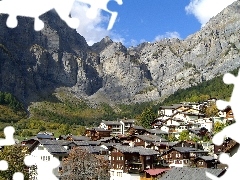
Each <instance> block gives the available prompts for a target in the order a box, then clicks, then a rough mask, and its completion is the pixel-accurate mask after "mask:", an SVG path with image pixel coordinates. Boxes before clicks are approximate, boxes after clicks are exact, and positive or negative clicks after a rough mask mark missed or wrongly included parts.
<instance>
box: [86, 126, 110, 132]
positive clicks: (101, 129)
mask: <svg viewBox="0 0 240 180" xmlns="http://www.w3.org/2000/svg"><path fill="white" fill-rule="evenodd" d="M87 130H95V131H108V132H111V131H112V130H108V129H103V128H100V127H92V128H87Z"/></svg>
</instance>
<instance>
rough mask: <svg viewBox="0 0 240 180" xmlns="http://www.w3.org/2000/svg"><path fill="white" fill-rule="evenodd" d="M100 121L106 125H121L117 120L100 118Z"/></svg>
mask: <svg viewBox="0 0 240 180" xmlns="http://www.w3.org/2000/svg"><path fill="white" fill-rule="evenodd" d="M102 123H104V124H106V125H122V124H121V123H120V122H119V121H104V120H102Z"/></svg>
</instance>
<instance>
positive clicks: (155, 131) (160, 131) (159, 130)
mask: <svg viewBox="0 0 240 180" xmlns="http://www.w3.org/2000/svg"><path fill="white" fill-rule="evenodd" d="M147 131H148V132H150V133H153V134H168V132H166V131H163V130H161V129H147Z"/></svg>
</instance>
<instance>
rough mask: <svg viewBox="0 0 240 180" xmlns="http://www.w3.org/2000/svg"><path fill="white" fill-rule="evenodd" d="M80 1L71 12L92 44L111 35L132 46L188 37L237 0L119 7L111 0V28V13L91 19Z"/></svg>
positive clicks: (174, 0)
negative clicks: (111, 23)
mask: <svg viewBox="0 0 240 180" xmlns="http://www.w3.org/2000/svg"><path fill="white" fill-rule="evenodd" d="M77 1H78V0H76V2H75V4H74V8H73V9H72V13H71V14H72V16H73V17H77V18H79V19H80V26H79V27H78V29H77V31H78V32H79V34H81V35H82V36H83V37H85V39H86V40H87V42H88V44H89V45H92V44H93V43H95V42H98V41H100V40H101V39H102V38H104V37H105V36H109V37H110V38H111V39H112V40H113V41H117V42H122V43H123V44H124V45H125V46H126V47H129V46H137V45H138V44H140V43H141V42H154V41H157V40H160V39H162V38H174V37H175V38H179V39H185V38H186V37H187V36H188V35H190V34H193V33H195V32H197V31H199V30H200V29H201V27H202V26H204V24H205V23H206V22H208V20H209V19H210V18H211V17H213V16H215V15H216V14H217V13H219V12H220V11H222V10H223V9H224V8H225V7H227V6H228V5H230V4H231V3H233V2H234V1H235V0H122V1H123V4H122V5H120V6H119V5H118V4H117V3H116V2H115V1H113V0H112V1H110V2H109V3H108V9H109V10H111V11H117V12H118V17H117V20H116V22H115V24H114V26H113V28H112V29H111V30H109V31H107V25H108V22H109V17H110V14H108V13H106V12H104V11H101V10H99V11H98V14H97V17H96V18H95V19H88V18H87V16H86V11H87V10H88V9H89V6H87V5H86V4H83V3H80V2H77ZM80 1H81V0H80ZM97 1H98V0H97Z"/></svg>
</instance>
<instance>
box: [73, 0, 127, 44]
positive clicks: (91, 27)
mask: <svg viewBox="0 0 240 180" xmlns="http://www.w3.org/2000/svg"><path fill="white" fill-rule="evenodd" d="M88 9H89V6H88V5H86V4H83V3H81V2H77V1H75V3H74V6H73V8H72V11H71V16H72V17H76V18H78V19H79V21H80V24H79V27H78V28H77V29H76V30H77V32H78V33H79V34H80V35H82V36H83V37H84V38H85V39H86V41H87V43H88V45H90V46H91V45H92V44H94V43H96V42H99V41H101V39H103V38H104V37H106V36H109V37H110V38H111V39H112V40H113V41H118V42H124V39H123V38H122V37H121V36H120V35H119V34H116V33H113V32H111V31H108V30H107V25H108V22H109V17H108V16H104V15H103V14H102V12H101V11H100V10H99V11H98V12H97V17H96V18H94V19H90V18H88V17H87V15H86V14H87V10H88ZM109 16H110V15H109Z"/></svg>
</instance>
